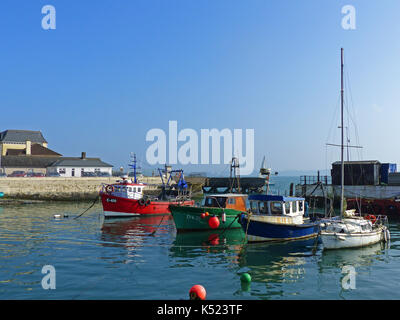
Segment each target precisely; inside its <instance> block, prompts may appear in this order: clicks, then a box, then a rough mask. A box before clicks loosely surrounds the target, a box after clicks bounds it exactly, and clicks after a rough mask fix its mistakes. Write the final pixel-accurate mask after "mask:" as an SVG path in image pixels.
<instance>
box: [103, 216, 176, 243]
mask: <svg viewBox="0 0 400 320" xmlns="http://www.w3.org/2000/svg"><path fill="white" fill-rule="evenodd" d="M171 219H172V217H171V215H163V216H160V215H157V216H144V217H133V218H111V219H104V222H103V226H102V228H101V231H102V234H101V240H102V241H103V242H104V246H121V245H123V246H125V247H127V248H128V249H134V248H137V247H141V246H143V244H144V242H145V241H146V240H148V239H154V238H155V237H157V234H158V233H159V234H164V233H166V232H169V230H168V227H169V226H170V225H171V221H170V220H171ZM151 235H155V237H151ZM148 241H149V242H152V241H150V240H148Z"/></svg>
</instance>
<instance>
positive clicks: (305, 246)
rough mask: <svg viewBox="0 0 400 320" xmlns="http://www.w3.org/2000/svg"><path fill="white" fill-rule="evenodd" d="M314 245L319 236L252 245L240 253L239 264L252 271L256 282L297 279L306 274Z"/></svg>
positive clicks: (279, 281)
mask: <svg viewBox="0 0 400 320" xmlns="http://www.w3.org/2000/svg"><path fill="white" fill-rule="evenodd" d="M314 244H315V239H306V240H297V241H288V242H279V243H271V242H265V243H257V244H256V243H254V244H248V245H247V246H246V247H244V249H243V251H242V252H241V254H240V256H239V266H240V267H241V268H246V269H247V270H248V271H246V272H248V273H250V274H251V277H252V282H263V283H266V284H271V283H282V282H296V281H297V280H299V279H301V278H303V277H304V274H305V269H304V264H305V263H306V258H307V257H309V256H310V255H311V252H312V249H313V247H314Z"/></svg>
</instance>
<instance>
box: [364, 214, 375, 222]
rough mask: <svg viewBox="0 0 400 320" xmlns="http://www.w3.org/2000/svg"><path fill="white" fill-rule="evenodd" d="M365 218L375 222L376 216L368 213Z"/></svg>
mask: <svg viewBox="0 0 400 320" xmlns="http://www.w3.org/2000/svg"><path fill="white" fill-rule="evenodd" d="M365 219H367V220H369V221H371V222H372V224H374V223H375V222H376V217H375V216H374V215H373V214H369V215H367V216H366V217H365Z"/></svg>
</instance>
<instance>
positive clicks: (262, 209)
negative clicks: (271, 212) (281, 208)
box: [258, 202, 268, 214]
mask: <svg viewBox="0 0 400 320" xmlns="http://www.w3.org/2000/svg"><path fill="white" fill-rule="evenodd" d="M258 205H259V208H260V213H262V214H266V213H268V209H267V206H266V204H265V202H259V203H258Z"/></svg>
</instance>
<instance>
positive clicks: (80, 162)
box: [51, 157, 113, 168]
mask: <svg viewBox="0 0 400 320" xmlns="http://www.w3.org/2000/svg"><path fill="white" fill-rule="evenodd" d="M51 167H109V168H111V167H113V166H112V165H111V164H108V163H105V162H103V161H101V160H100V158H85V159H82V158H68V157H62V158H59V159H58V160H56V161H55V162H54V163H52V164H51Z"/></svg>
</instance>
